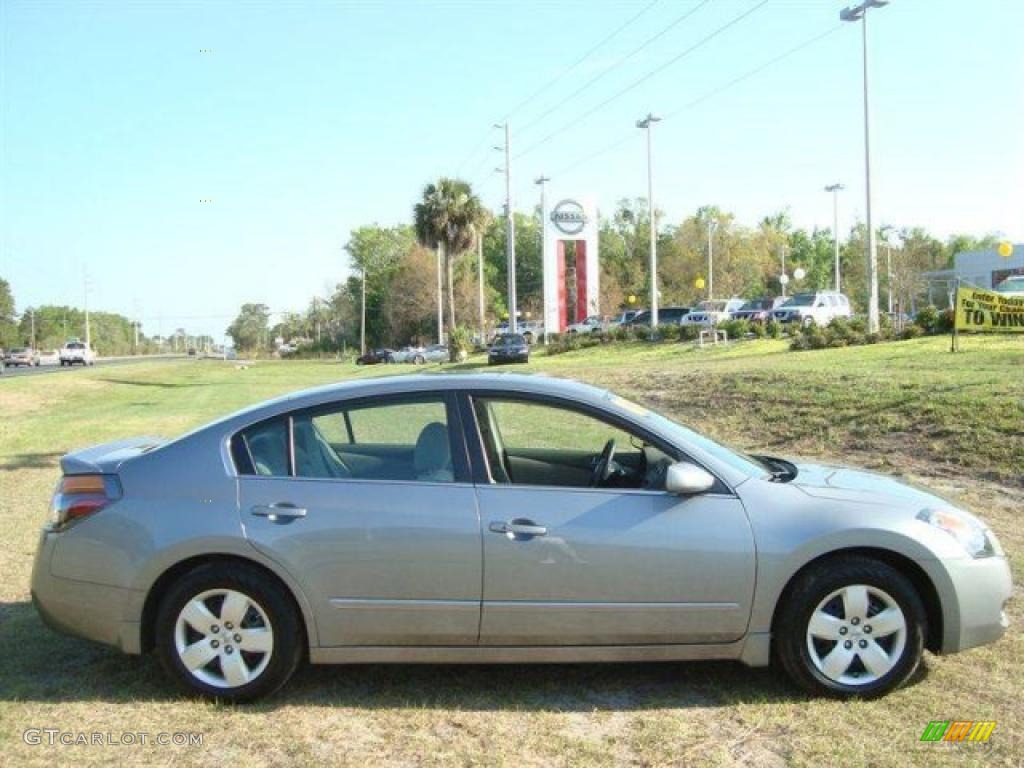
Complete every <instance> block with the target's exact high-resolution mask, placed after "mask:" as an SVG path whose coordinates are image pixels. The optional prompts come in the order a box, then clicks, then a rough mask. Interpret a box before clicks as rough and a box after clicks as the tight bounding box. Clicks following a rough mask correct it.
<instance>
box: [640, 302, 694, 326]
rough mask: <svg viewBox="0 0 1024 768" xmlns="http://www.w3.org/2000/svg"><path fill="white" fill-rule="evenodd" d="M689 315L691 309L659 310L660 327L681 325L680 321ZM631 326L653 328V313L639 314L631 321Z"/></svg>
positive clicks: (647, 310)
mask: <svg viewBox="0 0 1024 768" xmlns="http://www.w3.org/2000/svg"><path fill="white" fill-rule="evenodd" d="M689 313H690V307H661V308H659V309H658V325H679V321H680V320H682V319H683V318H684V317H686V316H687V315H688V314H689ZM629 325H631V326H633V327H641V328H649V327H650V326H651V311H650V310H649V309H645V310H643V311H642V312H637V313H636V315H634V316H633V319H632V320H630V321H629Z"/></svg>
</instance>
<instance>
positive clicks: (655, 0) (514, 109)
mask: <svg viewBox="0 0 1024 768" xmlns="http://www.w3.org/2000/svg"><path fill="white" fill-rule="evenodd" d="M660 1H661V0H651V2H650V3H648V4H647V5H645V6H644V7H643V8H641V9H640V10H639V11H638V12H637V13H635V14H634V15H632V16H630V17H629V18H628V19H627V20H626V21H625V22H623V23H622V24H620V25H619V26H618V27H617V28H616V29H615V30H614V31H613V32H612V33H611V34H609V35H607V36H606V37H604V38H602V39H601V41H600V42H598V43H596V44H595V45H594V46H593V47H591V48H590V50H588V51H587V52H586V53H584V54H583V55H582V56H580V57H579V58H578V59H577V60H576V61H575V62H574V63H573V64H572V66H570V67H569V68H568V69H565V70H563V71H562V72H561V73H560V74H558V75H555V77H553V78H551V79H550V80H549V81H548V82H547V83H545V84H544V85H542V86H541V87H540V88H538V89H537V90H536V91H534V92H533V93H531V94H530V95H529V96H527V97H526V98H525V99H523V100H522V101H521V102H519V103H518V104H516V105H515V106H514V107H512V109H510V110H509V111H508V114H506V115H505V117H504V118H503V120H508V119H509V118H510V117H511V116H512V115H514V114H515V113H516V112H518V111H519V110H520V109H522V108H523V107H525V106H526V105H527V104H529V103H530V102H531V101H533V100H534V99H535V98H537V97H538V96H540V95H541V94H542V93H544V92H546V91H547V90H548V89H549V88H551V86H553V85H554V84H555V83H557V82H559V81H560V80H562V79H563V78H565V77H566V76H567V75H568V74H570V73H571V72H574V71H575V70H576V68H577V67H579V65H580V64H582V63H583V62H584V61H586V60H587V59H589V58H590V57H591V56H592V55H593V54H594V53H595V52H596V51H597V50H598V49H599V48H601V46H603V45H604V44H605V43H607V42H608V41H610V40H611V39H612V38H614V37H615V36H616V35H618V34H619V33H620V32H622V30H624V29H625V28H626V27H628V26H629V25H630V24H632V23H633V22H634V21H636V20H637V19H639V18H640V17H641V16H643V15H644V14H645V13H647V12H648V11H649V10H651V8H653V7H654V6H655V5H657V4H658V3H659V2H660ZM707 1H708V0H705V2H707ZM702 5H703V3H702ZM675 23H676V22H673V26H674V24H675ZM665 31H666V32H667V31H668V29H666V30H665ZM659 36H660V35H659ZM652 39H653V38H652ZM630 55H632V54H630ZM620 63H621V62H620ZM534 122H536V121H534ZM528 125H529V124H528ZM521 130H525V128H523V129H521Z"/></svg>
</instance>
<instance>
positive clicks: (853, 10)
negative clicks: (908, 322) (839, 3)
mask: <svg viewBox="0 0 1024 768" xmlns="http://www.w3.org/2000/svg"><path fill="white" fill-rule="evenodd" d="M888 4H889V0H864V2H862V3H861V4H860V5H857V6H851V7H849V8H844V9H843V10H842V11H840V12H839V18H840V19H841V20H842V21H859V22H861V31H862V47H863V59H864V189H865V195H866V197H867V210H866V218H867V228H868V243H867V246H868V252H867V258H868V332H869V333H878V243H877V241H876V239H875V230H874V226H873V225H872V222H871V120H870V115H869V110H868V13H867V12H868V9H869V8H881V7H882V6H885V5H888Z"/></svg>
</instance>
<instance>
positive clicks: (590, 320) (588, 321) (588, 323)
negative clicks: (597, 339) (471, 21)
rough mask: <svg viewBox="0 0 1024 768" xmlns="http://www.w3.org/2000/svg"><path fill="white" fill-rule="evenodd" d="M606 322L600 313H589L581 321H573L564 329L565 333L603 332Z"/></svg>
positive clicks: (606, 325)
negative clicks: (588, 315)
mask: <svg viewBox="0 0 1024 768" xmlns="http://www.w3.org/2000/svg"><path fill="white" fill-rule="evenodd" d="M607 327H608V323H607V322H605V319H604V318H603V317H602V316H601V315H591V316H590V317H587V318H584V319H583V321H582V322H579V323H573V324H572V325H570V326H569V327H568V328H566V329H565V332H566V333H603V332H604V331H605V329H606V328H607Z"/></svg>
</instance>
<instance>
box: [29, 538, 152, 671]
mask: <svg viewBox="0 0 1024 768" xmlns="http://www.w3.org/2000/svg"><path fill="white" fill-rule="evenodd" d="M59 536H60V534H57V533H53V532H51V531H47V530H43V532H42V533H41V534H40V538H39V547H38V550H37V551H36V559H35V564H34V566H33V568H32V605H33V606H35V609H36V611H38V612H39V615H40V617H42V619H43V622H44V623H45V624H46V625H47V626H49V627H51V628H52V629H55V630H57V631H59V632H63V633H65V634H69V635H74V636H76V637H82V638H85V639H87V640H94V641H96V642H98V643H103V644H104V645H111V646H114V647H115V648H119V649H120V650H122V651H124V652H125V653H141V650H142V643H141V631H140V630H141V624H140V622H139V617H141V615H142V606H143V603H144V601H145V594H144V593H142V592H137V591H135V590H131V589H124V588H122V587H112V586H109V585H105V584H93V583H92V582H87V581H78V580H76V579H65V578H61V577H58V576H54V575H53V574H52V573H51V572H50V559H51V557H52V555H53V549H54V547H55V546H56V539H57V538H58V537H59Z"/></svg>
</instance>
